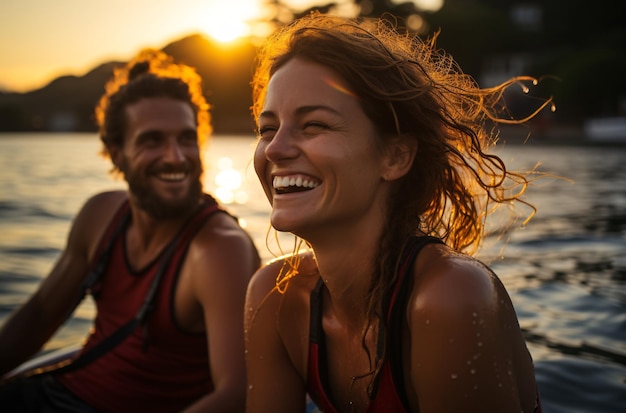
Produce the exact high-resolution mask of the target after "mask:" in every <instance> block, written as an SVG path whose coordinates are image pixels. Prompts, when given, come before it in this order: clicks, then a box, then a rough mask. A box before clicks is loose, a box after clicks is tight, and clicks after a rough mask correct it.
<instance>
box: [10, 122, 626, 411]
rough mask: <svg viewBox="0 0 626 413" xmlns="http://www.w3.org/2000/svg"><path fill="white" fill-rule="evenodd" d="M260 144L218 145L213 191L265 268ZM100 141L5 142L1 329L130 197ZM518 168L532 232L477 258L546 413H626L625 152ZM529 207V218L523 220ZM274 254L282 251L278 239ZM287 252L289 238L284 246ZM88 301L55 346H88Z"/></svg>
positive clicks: (588, 151)
mask: <svg viewBox="0 0 626 413" xmlns="http://www.w3.org/2000/svg"><path fill="white" fill-rule="evenodd" d="M253 149H254V138H253V137H252V136H216V137H214V138H213V140H212V142H211V144H210V146H209V147H208V148H207V151H206V153H205V160H206V163H207V168H206V171H205V176H204V183H205V186H206V188H207V190H208V191H209V192H211V193H214V194H216V195H217V196H218V197H219V198H220V199H221V200H222V201H223V202H224V203H226V206H227V207H228V208H229V209H230V210H232V212H233V213H235V214H236V215H237V216H239V217H240V218H241V220H242V223H243V224H244V225H245V226H246V228H247V230H248V231H249V232H250V233H251V234H252V236H253V238H254V239H255V241H256V244H257V247H258V248H259V250H260V252H261V254H262V255H263V257H264V258H265V259H269V258H271V257H272V252H270V251H268V250H267V248H266V239H267V238H268V237H267V232H268V212H269V206H268V203H267V200H266V198H265V195H264V194H263V192H262V190H261V188H260V185H259V184H258V183H257V180H256V176H255V175H254V171H253V168H252V165H251V158H252V152H253ZM98 150H99V143H98V140H97V137H96V135H95V134H0V165H1V168H2V169H1V172H0V324H1V323H2V322H3V320H4V319H5V318H6V317H7V316H8V314H9V313H10V312H11V311H12V310H13V309H14V308H15V307H16V306H19V305H20V303H22V302H23V301H24V300H25V299H26V298H27V297H28V296H29V295H30V294H31V293H32V292H33V291H34V289H35V288H36V287H37V285H38V283H39V282H40V281H41V279H42V278H44V277H45V276H46V275H47V273H48V271H49V270H50V269H51V267H52V265H53V264H54V262H55V260H56V259H57V257H58V256H59V253H60V251H61V249H62V248H63V246H64V243H65V239H66V237H67V232H68V229H69V226H70V224H71V221H72V219H73V217H74V214H75V213H76V212H77V211H78V209H79V208H80V206H81V205H82V203H83V202H84V201H85V199H86V198H87V197H88V196H89V195H92V194H95V193H97V192H99V191H102V190H107V189H116V188H124V187H125V185H124V183H123V182H121V181H115V180H113V179H112V178H111V177H110V176H109V175H108V170H109V168H110V166H109V163H108V161H106V160H104V159H102V158H100V157H98V155H97V152H98ZM497 152H498V153H499V154H500V155H501V156H502V158H503V159H504V160H505V161H507V162H509V164H510V165H511V167H512V168H513V169H532V168H533V167H535V166H536V165H537V163H538V162H539V163H540V165H539V168H540V169H541V170H543V171H546V172H550V173H552V174H553V175H555V176H560V177H565V178H567V180H565V179H560V178H556V177H550V176H546V177H543V178H541V179H539V180H537V181H536V182H535V184H534V185H533V186H532V187H531V188H530V190H529V192H528V196H527V200H528V201H529V202H531V203H532V204H533V205H534V206H535V207H536V208H537V214H536V215H535V216H534V217H533V219H532V220H531V221H530V222H529V223H528V224H527V225H525V226H524V227H520V228H515V229H514V230H513V231H509V232H506V233H504V234H501V235H498V236H496V235H495V234H494V235H493V236H491V237H489V238H488V239H487V240H486V242H485V246H484V248H483V249H482V250H481V251H480V253H479V254H478V257H479V258H481V259H483V260H484V261H486V262H488V263H489V264H490V265H491V267H492V268H493V269H494V270H495V271H496V273H498V275H499V276H500V278H501V279H502V281H503V282H504V284H505V286H506V287H507V289H508V291H509V294H510V295H511V298H512V300H513V303H514V305H515V308H516V310H517V314H518V317H519V320H520V325H521V327H522V329H523V331H524V334H525V337H526V340H527V342H528V346H529V349H530V351H531V353H532V355H533V358H534V360H535V368H536V375H537V380H538V385H539V390H540V392H541V396H542V402H543V405H544V406H543V407H544V412H546V413H578V412H580V413H609V412H610V413H612V412H615V413H617V412H620V413H621V412H624V411H626V311H625V308H626V147H625V146H612V147H600V146H545V145H533V144H527V145H509V146H504V147H503V148H500V149H498V150H497ZM528 213H530V210H527V211H526V210H524V209H523V208H522V210H521V218H520V219H523V218H524V217H525V216H527V215H528ZM269 239H270V241H268V242H269V246H270V248H271V249H272V251H273V252H274V253H276V254H278V253H280V252H279V247H278V245H277V244H276V243H275V242H273V241H271V239H272V237H270V238H269ZM281 240H282V244H283V245H284V246H285V250H286V251H290V250H291V245H290V244H289V238H284V237H281ZM93 311H94V309H93V305H92V303H91V302H90V301H89V300H86V301H85V302H84V303H83V304H82V305H81V306H80V307H79V309H78V310H77V311H76V313H75V314H74V316H73V317H72V318H71V319H69V320H68V321H67V323H66V324H65V325H64V327H63V328H62V329H61V330H60V331H59V332H58V333H57V334H56V335H55V336H54V337H53V338H52V340H51V341H50V342H49V343H48V344H47V345H46V350H52V349H57V348H60V347H63V346H66V345H68V344H74V343H76V342H79V341H80V340H81V339H82V338H83V337H84V336H85V334H86V332H87V330H88V329H89V327H90V325H91V318H92V316H93Z"/></svg>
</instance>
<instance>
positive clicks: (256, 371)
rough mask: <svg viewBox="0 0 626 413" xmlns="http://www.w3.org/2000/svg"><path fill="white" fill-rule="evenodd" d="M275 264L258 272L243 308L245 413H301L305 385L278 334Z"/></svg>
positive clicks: (279, 300) (277, 269)
mask: <svg viewBox="0 0 626 413" xmlns="http://www.w3.org/2000/svg"><path fill="white" fill-rule="evenodd" d="M280 266H281V264H280V263H279V262H276V263H273V264H270V265H268V266H266V267H264V268H262V269H260V270H259V271H258V272H257V273H256V274H255V275H254V277H253V278H252V281H251V282H250V284H249V286H248V293H247V297H246V306H245V312H246V313H245V336H246V342H245V344H246V365H247V374H248V392H247V402H246V405H247V407H246V411H247V412H248V413H265V412H267V413H297V412H304V411H305V384H304V380H303V378H302V377H301V376H300V375H299V374H298V371H297V370H296V368H295V367H294V365H293V363H292V361H291V359H290V358H289V355H288V353H287V350H286V348H285V346H284V343H283V341H282V340H281V337H280V334H279V330H278V325H279V324H278V317H279V313H280V311H281V303H282V299H283V296H282V295H281V294H280V293H279V292H278V291H277V290H276V289H274V287H275V280H276V275H277V274H278V271H279V269H280Z"/></svg>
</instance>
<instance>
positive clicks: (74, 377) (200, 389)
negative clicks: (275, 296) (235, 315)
mask: <svg viewBox="0 0 626 413" xmlns="http://www.w3.org/2000/svg"><path fill="white" fill-rule="evenodd" d="M128 209H129V207H128V203H127V202H126V203H124V205H122V207H121V208H120V210H119V211H118V213H117V214H116V216H115V218H114V219H113V220H112V222H111V223H110V224H109V227H108V229H107V231H106V232H105V236H104V237H103V239H102V240H101V242H100V247H99V252H98V253H97V254H96V256H95V258H94V260H93V263H94V265H95V263H96V262H97V261H98V258H99V255H100V254H102V252H103V249H104V245H106V243H107V241H108V238H110V237H111V236H113V234H114V233H115V229H116V228H117V227H118V225H120V222H121V221H122V220H123V219H124V217H125V215H126V214H127V213H128ZM217 211H222V210H221V209H219V207H218V205H217V203H216V202H215V200H214V199H213V198H211V197H210V196H208V195H206V198H205V203H204V206H203V207H202V208H201V209H200V210H199V211H198V212H197V213H196V214H195V215H193V216H192V217H191V218H190V219H189V220H188V222H187V223H186V224H185V225H184V226H183V228H182V229H181V230H180V232H179V234H178V236H177V237H176V238H175V239H177V244H178V245H177V246H176V248H175V250H174V253H173V255H172V257H171V259H170V261H169V263H168V264H167V267H166V271H165V273H164V274H163V279H162V280H161V285H160V287H159V290H158V292H157V296H156V297H155V300H154V309H153V310H152V312H151V313H150V315H149V317H148V320H147V321H146V323H145V324H143V325H142V326H140V327H139V328H136V329H135V331H133V333H132V334H131V335H130V336H129V337H127V338H126V339H125V340H124V341H123V342H121V343H120V344H119V345H117V346H116V347H115V348H114V349H112V350H111V351H109V352H108V353H106V354H104V355H103V356H101V357H100V358H98V359H97V360H95V361H94V362H92V363H91V364H89V365H87V366H85V367H83V368H81V369H79V370H77V371H75V372H71V373H67V374H64V375H62V376H60V377H58V379H59V381H60V382H61V383H63V384H64V385H65V386H66V387H67V388H68V389H69V390H71V391H72V393H74V394H75V395H76V396H78V397H79V398H80V399H82V400H84V401H85V402H86V403H88V404H89V405H91V406H92V407H94V408H95V409H96V410H97V411H101V412H116V413H120V412H133V413H134V412H137V411H142V412H143V411H146V412H174V411H180V410H181V409H182V408H184V407H185V406H188V405H189V404H191V403H193V402H194V401H195V400H197V399H198V398H200V397H202V396H204V395H206V394H208V393H210V392H211V391H212V390H213V383H212V380H211V375H210V369H209V361H208V350H207V339H206V334H205V333H198V334H192V333H187V332H184V331H182V330H181V329H180V328H179V326H178V325H177V324H176V322H175V320H174V318H173V296H174V292H175V286H176V282H177V280H178V274H179V271H180V268H181V266H182V264H183V261H184V258H185V255H186V252H187V249H188V247H189V244H190V242H191V240H192V239H193V237H194V236H195V234H196V232H197V231H198V230H199V229H200V228H201V227H202V224H203V223H204V222H205V221H206V220H207V219H208V217H209V216H211V215H212V214H213V213H215V212H217ZM120 232H121V234H124V232H125V231H120ZM125 251H126V248H125V237H124V236H118V237H117V239H115V240H114V244H113V245H112V250H111V258H110V261H109V263H108V265H107V268H106V270H105V272H104V274H103V276H102V278H101V279H102V282H98V284H97V285H96V286H95V288H94V289H93V290H94V293H93V295H94V297H95V302H96V307H97V310H98V311H97V315H96V319H95V322H94V329H93V331H92V333H91V335H90V336H89V338H88V340H87V343H86V344H85V347H84V349H83V351H86V350H88V349H90V348H91V347H93V346H94V345H95V344H97V343H98V342H100V341H101V340H103V339H104V338H105V337H107V336H108V335H110V334H112V333H113V332H114V331H116V330H117V329H118V328H119V327H120V326H122V325H124V324H125V323H126V322H128V321H129V320H130V319H131V318H132V317H134V316H135V314H136V312H137V311H138V309H139V308H140V307H141V305H142V303H143V300H144V298H145V297H146V294H147V290H148V288H149V287H150V284H151V281H152V279H153V278H154V276H155V274H156V272H157V270H158V268H159V266H160V265H161V261H162V259H163V252H162V253H161V254H160V255H159V256H158V257H157V258H156V259H155V260H154V261H153V262H152V263H150V264H149V265H148V266H147V267H146V268H144V269H142V270H140V271H133V270H132V269H131V268H130V267H129V265H128V261H127V258H126V252H125Z"/></svg>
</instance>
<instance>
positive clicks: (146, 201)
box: [124, 168, 202, 219]
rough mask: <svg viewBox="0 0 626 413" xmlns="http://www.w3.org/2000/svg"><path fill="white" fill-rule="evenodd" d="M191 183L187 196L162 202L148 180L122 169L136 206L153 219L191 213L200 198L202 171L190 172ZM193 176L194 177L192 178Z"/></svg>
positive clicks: (176, 216)
mask: <svg viewBox="0 0 626 413" xmlns="http://www.w3.org/2000/svg"><path fill="white" fill-rule="evenodd" d="M190 173H191V174H192V178H193V179H192V181H191V186H190V187H189V190H188V191H187V194H186V195H185V196H184V197H182V198H180V199H177V200H175V201H169V200H164V199H163V198H161V197H160V196H159V195H158V194H157V193H156V191H154V189H153V188H152V187H151V186H150V185H149V184H147V182H148V179H147V178H146V176H145V175H144V174H142V173H141V172H136V173H133V172H132V171H129V170H128V168H124V178H125V179H126V182H127V183H128V188H129V190H130V193H131V194H132V196H133V198H134V199H135V200H136V201H137V206H138V207H139V208H141V209H142V210H144V211H145V212H146V213H148V214H149V215H150V216H152V217H153V218H155V219H172V218H178V217H180V216H184V215H186V214H188V213H189V212H190V211H193V210H194V209H195V208H196V207H197V206H198V202H199V201H200V198H201V196H202V183H201V181H200V176H201V174H202V171H201V170H200V171H195V170H193V171H190ZM194 175H195V176H194Z"/></svg>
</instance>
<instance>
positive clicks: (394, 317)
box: [387, 236, 444, 408]
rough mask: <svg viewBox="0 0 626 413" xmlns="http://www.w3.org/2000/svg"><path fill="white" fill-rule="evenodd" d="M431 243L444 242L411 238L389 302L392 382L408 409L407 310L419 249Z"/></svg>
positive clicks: (388, 337)
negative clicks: (405, 364)
mask: <svg viewBox="0 0 626 413" xmlns="http://www.w3.org/2000/svg"><path fill="white" fill-rule="evenodd" d="M428 244H444V242H443V241H442V240H441V239H439V238H435V237H431V236H422V237H412V238H410V239H409V240H408V241H407V243H406V245H405V247H404V249H403V251H402V256H401V257H400V260H399V263H400V265H399V267H398V277H397V281H396V285H395V287H394V291H393V293H392V295H391V299H390V301H389V308H388V312H387V326H388V329H389V331H388V336H387V343H388V345H389V349H388V351H387V354H388V357H389V363H390V364H391V372H392V376H393V382H394V385H395V388H396V391H397V392H398V396H399V397H400V399H401V401H402V403H403V404H404V406H405V407H407V408H408V405H409V404H408V399H407V397H406V394H405V392H404V388H405V386H404V372H403V361H402V351H401V350H402V331H403V326H404V323H405V311H406V307H407V304H408V301H409V297H410V296H411V293H412V290H413V285H412V281H413V277H412V276H411V274H412V269H413V263H414V262H415V259H416V258H417V256H418V255H419V253H420V251H421V250H422V249H423V248H424V247H425V246H426V245H428Z"/></svg>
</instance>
